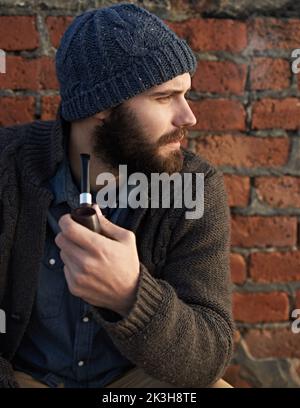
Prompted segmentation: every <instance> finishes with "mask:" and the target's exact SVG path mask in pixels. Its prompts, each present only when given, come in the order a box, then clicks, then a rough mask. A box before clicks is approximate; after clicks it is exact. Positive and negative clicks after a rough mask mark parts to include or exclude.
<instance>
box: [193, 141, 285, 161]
mask: <svg viewBox="0 0 300 408" xmlns="http://www.w3.org/2000/svg"><path fill="white" fill-rule="evenodd" d="M196 151H197V153H198V154H200V155H203V156H205V157H206V159H207V160H209V161H211V162H212V163H213V164H215V165H216V166H233V167H246V168H255V167H265V166H267V167H269V166H271V167H275V166H283V165H285V164H286V163H287V161H288V156H289V140H288V138H285V137H281V138H259V137H253V136H243V135H239V136H232V135H223V136H214V135H212V136H202V137H199V138H197V139H196Z"/></svg>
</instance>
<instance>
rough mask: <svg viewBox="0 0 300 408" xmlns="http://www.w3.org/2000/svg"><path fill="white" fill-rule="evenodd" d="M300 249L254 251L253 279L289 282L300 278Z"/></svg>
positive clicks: (251, 262) (252, 261)
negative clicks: (266, 251)
mask: <svg viewBox="0 0 300 408" xmlns="http://www.w3.org/2000/svg"><path fill="white" fill-rule="evenodd" d="M299 266H300V251H292V252H271V253H259V252H256V253H253V254H251V256H250V275H251V278H252V279H253V281H255V282H260V283H266V282H289V281H299V280H300V267H299Z"/></svg>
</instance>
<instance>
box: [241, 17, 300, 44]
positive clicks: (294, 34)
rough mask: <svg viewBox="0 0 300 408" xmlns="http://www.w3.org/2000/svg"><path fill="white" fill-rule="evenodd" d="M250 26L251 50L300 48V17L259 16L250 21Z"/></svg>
mask: <svg viewBox="0 0 300 408" xmlns="http://www.w3.org/2000/svg"><path fill="white" fill-rule="evenodd" d="M248 28H249V49H250V50H267V49H272V48H274V49H280V48H281V49H289V50H292V49H294V48H299V44H300V20H299V19H294V18H290V19H288V20H287V19H286V20H279V19H275V18H257V19H254V20H251V21H250V22H249V26H248Z"/></svg>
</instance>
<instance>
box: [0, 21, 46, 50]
mask: <svg viewBox="0 0 300 408" xmlns="http://www.w3.org/2000/svg"><path fill="white" fill-rule="evenodd" d="M35 19H36V17H35V16H1V17H0V48H1V49H3V50H5V51H21V50H33V49H35V48H37V47H38V46H39V34H38V31H37V28H36V23H35Z"/></svg>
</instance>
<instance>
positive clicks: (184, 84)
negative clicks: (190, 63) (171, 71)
mask: <svg viewBox="0 0 300 408" xmlns="http://www.w3.org/2000/svg"><path fill="white" fill-rule="evenodd" d="M190 86H191V75H190V74H189V73H185V74H182V75H178V76H177V77H175V78H172V79H171V80H170V81H167V82H164V83H162V84H160V85H155V86H153V87H152V88H150V89H148V90H147V91H145V94H151V93H153V92H157V91H165V90H172V89H178V90H182V91H184V90H186V89H188V88H190Z"/></svg>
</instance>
